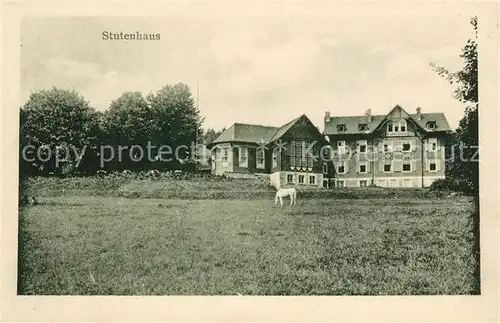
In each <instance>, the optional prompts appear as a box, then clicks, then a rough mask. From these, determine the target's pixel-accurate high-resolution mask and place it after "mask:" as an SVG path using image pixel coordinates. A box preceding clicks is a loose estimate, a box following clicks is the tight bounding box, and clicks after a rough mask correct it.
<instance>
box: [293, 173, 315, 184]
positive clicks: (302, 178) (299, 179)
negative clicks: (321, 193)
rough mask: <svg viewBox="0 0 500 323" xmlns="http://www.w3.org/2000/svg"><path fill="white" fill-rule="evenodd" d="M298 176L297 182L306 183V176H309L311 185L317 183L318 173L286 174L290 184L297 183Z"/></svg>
mask: <svg viewBox="0 0 500 323" xmlns="http://www.w3.org/2000/svg"><path fill="white" fill-rule="evenodd" d="M296 176H297V183H298V184H306V182H305V180H306V177H308V183H309V184H310V185H316V175H303V174H298V175H296V174H287V175H286V182H287V183H289V184H293V183H295V177H296Z"/></svg>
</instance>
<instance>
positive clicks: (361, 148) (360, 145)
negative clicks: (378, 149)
mask: <svg viewBox="0 0 500 323" xmlns="http://www.w3.org/2000/svg"><path fill="white" fill-rule="evenodd" d="M366 146H367V144H366V140H360V141H358V152H359V153H366Z"/></svg>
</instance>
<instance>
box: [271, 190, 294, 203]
mask: <svg viewBox="0 0 500 323" xmlns="http://www.w3.org/2000/svg"><path fill="white" fill-rule="evenodd" d="M287 196H290V205H295V204H297V190H296V189H294V188H280V189H279V190H278V191H277V192H276V195H275V196H274V205H276V204H278V200H279V201H280V204H281V206H283V198H284V197H287Z"/></svg>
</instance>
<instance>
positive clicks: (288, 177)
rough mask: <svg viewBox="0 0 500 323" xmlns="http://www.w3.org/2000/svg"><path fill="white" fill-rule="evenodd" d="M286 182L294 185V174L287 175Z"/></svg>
mask: <svg viewBox="0 0 500 323" xmlns="http://www.w3.org/2000/svg"><path fill="white" fill-rule="evenodd" d="M286 182H287V183H293V174H288V175H286Z"/></svg>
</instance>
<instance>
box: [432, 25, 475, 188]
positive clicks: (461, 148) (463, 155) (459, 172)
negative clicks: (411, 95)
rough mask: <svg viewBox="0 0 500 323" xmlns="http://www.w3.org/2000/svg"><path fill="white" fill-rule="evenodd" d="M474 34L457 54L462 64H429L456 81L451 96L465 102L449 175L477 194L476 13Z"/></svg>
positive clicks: (454, 141)
mask: <svg viewBox="0 0 500 323" xmlns="http://www.w3.org/2000/svg"><path fill="white" fill-rule="evenodd" d="M470 23H471V25H472V27H473V30H474V37H473V38H471V39H469V40H468V41H467V44H466V45H465V46H464V48H463V49H462V53H461V54H460V57H461V58H462V59H463V61H464V67H463V68H462V69H461V70H459V71H456V72H450V71H449V70H447V69H446V68H444V67H441V66H436V65H435V64H431V66H432V67H433V68H434V70H435V71H436V72H437V73H438V74H439V75H441V76H442V77H444V78H446V80H448V82H450V84H453V85H456V89H455V91H454V93H453V95H454V97H455V98H456V99H457V100H459V101H460V102H463V103H464V104H465V112H464V117H463V118H462V119H461V120H460V123H459V126H458V128H457V129H456V131H455V133H454V136H453V138H452V147H453V151H452V152H451V153H452V154H453V155H452V156H453V157H454V158H453V161H452V162H451V163H450V168H449V175H450V176H451V177H452V178H453V179H454V180H456V181H457V183H458V185H459V186H460V187H461V188H462V189H463V190H464V191H466V192H468V193H473V194H475V195H478V194H479V162H478V161H479V153H478V146H479V119H478V110H479V97H478V69H477V66H478V56H477V36H478V35H477V32H478V25H477V17H474V18H472V19H471V21H470Z"/></svg>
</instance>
